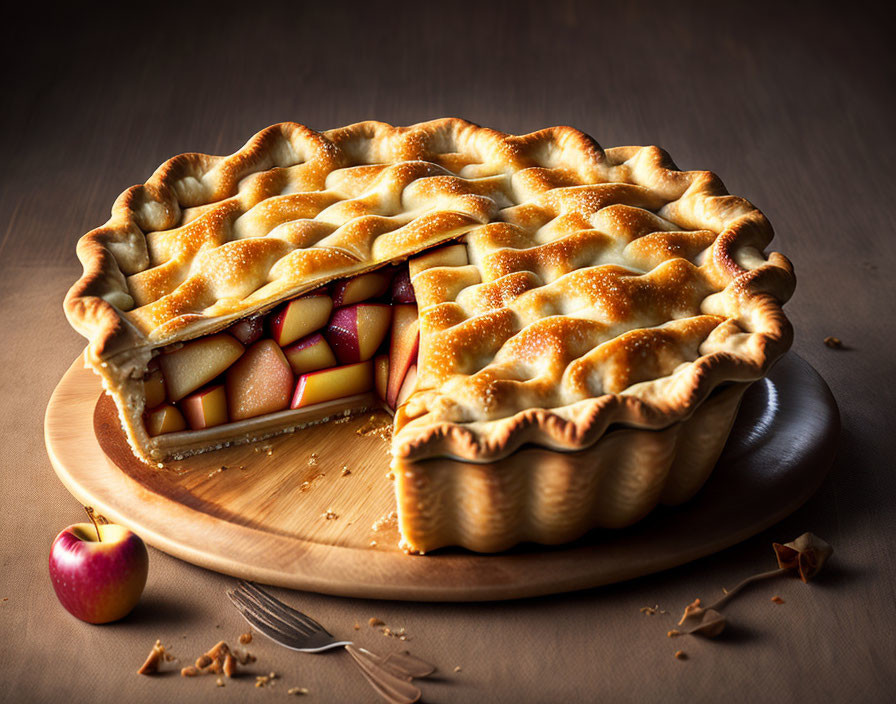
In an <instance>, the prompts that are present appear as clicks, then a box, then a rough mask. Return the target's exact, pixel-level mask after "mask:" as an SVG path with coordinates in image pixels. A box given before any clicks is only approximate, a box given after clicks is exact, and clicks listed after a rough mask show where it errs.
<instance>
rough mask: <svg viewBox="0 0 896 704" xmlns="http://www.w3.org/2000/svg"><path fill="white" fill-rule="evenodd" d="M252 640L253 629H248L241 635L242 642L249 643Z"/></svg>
mask: <svg viewBox="0 0 896 704" xmlns="http://www.w3.org/2000/svg"><path fill="white" fill-rule="evenodd" d="M251 642H252V631H247V632H246V633H243V634H242V635H241V636H240V643H242V644H243V645H248V644H249V643H251Z"/></svg>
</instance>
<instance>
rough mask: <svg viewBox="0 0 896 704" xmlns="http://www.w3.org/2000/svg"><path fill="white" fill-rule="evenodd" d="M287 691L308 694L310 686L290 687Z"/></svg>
mask: <svg viewBox="0 0 896 704" xmlns="http://www.w3.org/2000/svg"><path fill="white" fill-rule="evenodd" d="M286 693H287V694H296V695H298V696H301V695H303V694H308V688H307V687H290V688H289V689H287V690H286Z"/></svg>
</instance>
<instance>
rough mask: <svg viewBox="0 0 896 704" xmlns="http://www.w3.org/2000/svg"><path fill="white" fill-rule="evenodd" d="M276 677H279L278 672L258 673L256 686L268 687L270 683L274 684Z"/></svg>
mask: <svg viewBox="0 0 896 704" xmlns="http://www.w3.org/2000/svg"><path fill="white" fill-rule="evenodd" d="M275 679H277V673H276V672H270V673H268V674H267V675H257V676H256V677H255V686H256V687H267V686H268V685H271V686H273V684H274V680H275Z"/></svg>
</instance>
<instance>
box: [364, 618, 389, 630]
mask: <svg viewBox="0 0 896 704" xmlns="http://www.w3.org/2000/svg"><path fill="white" fill-rule="evenodd" d="M367 623H368V624H369V625H370V627H371V628H376V627H377V626H385V625H386V622H385V621H381V620H380V619H378V618H376V617H375V616H371V617H370V620H369V621H368V622H367Z"/></svg>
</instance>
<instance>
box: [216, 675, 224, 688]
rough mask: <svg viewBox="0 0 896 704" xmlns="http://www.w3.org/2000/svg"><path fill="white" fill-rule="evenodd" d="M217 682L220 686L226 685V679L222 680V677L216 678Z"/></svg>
mask: <svg viewBox="0 0 896 704" xmlns="http://www.w3.org/2000/svg"><path fill="white" fill-rule="evenodd" d="M215 684H216V685H218V686H219V687H223V686H224V680H222V679H221V678H220V677H219V678H218V679H216V680H215Z"/></svg>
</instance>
